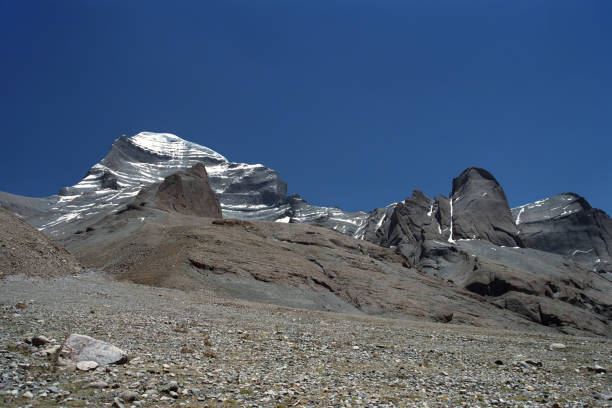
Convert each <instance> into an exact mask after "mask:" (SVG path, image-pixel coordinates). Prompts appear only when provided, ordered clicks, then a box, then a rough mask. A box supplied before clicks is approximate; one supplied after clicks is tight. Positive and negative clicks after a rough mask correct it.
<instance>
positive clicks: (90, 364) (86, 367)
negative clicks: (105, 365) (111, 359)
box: [76, 361, 99, 371]
mask: <svg viewBox="0 0 612 408" xmlns="http://www.w3.org/2000/svg"><path fill="white" fill-rule="evenodd" d="M98 366H99V364H98V363H96V362H95V361H79V362H78V363H77V365H76V368H77V369H78V370H81V371H90V370H95V369H96V368H98Z"/></svg>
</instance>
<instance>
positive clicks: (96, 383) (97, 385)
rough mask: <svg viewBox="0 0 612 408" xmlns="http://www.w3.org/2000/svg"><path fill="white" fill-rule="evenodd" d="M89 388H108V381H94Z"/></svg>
mask: <svg viewBox="0 0 612 408" xmlns="http://www.w3.org/2000/svg"><path fill="white" fill-rule="evenodd" d="M87 386H88V387H89V388H100V389H102V388H107V387H108V383H107V382H106V381H92V382H90V383H89V384H88V385H87Z"/></svg>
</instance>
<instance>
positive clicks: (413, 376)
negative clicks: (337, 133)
mask: <svg viewBox="0 0 612 408" xmlns="http://www.w3.org/2000/svg"><path fill="white" fill-rule="evenodd" d="M17 304H23V305H25V307H20V308H16V307H15V305H17ZM0 319H1V321H2V330H0V359H1V363H0V405H2V406H7V407H17V406H31V407H56V406H64V407H84V406H95V407H100V406H108V407H110V406H114V407H139V406H146V407H148V406H150V407H165V406H168V407H169V406H184V407H239V406H248V407H292V406H294V407H320V406H334V407H354V406H369V407H373V406H379V407H424V406H428V407H459V406H461V407H606V406H610V405H611V404H612V400H611V398H612V395H611V393H612V381H611V377H610V371H609V370H610V355H611V354H612V343H611V342H610V340H607V339H604V338H593V337H590V338H583V337H575V336H565V335H558V334H557V335H555V334H544V333H541V332H535V333H534V332H524V331H506V330H500V329H486V328H477V327H473V326H464V325H461V326H457V325H453V324H452V323H450V324H449V323H446V324H443V323H427V322H415V321H409V320H405V319H404V320H396V319H385V318H379V317H371V316H364V315H351V314H337V313H330V312H319V311H307V310H296V309H289V308H285V307H280V306H265V305H262V304H253V303H248V302H241V301H227V300H224V299H220V298H218V297H216V296H215V295H214V294H213V293H211V291H208V290H201V291H190V292H182V291H179V290H173V289H165V288H155V287H151V286H145V285H136V284H133V283H129V282H125V281H124V282H117V281H114V280H112V279H109V278H108V277H106V276H105V275H103V274H99V273H91V272H90V273H86V274H82V275H79V276H78V277H68V278H57V279H52V280H40V279H34V280H32V279H26V278H21V277H12V278H9V279H4V280H0ZM70 333H79V334H83V335H89V336H91V337H94V338H96V339H99V340H102V341H106V342H108V343H110V344H112V345H114V346H116V347H119V348H120V349H122V350H124V351H125V352H126V353H127V354H128V356H129V359H130V361H129V362H128V363H127V364H120V365H100V366H99V367H97V368H95V369H92V370H91V371H83V370H87V368H86V367H83V370H79V369H75V368H74V367H70V366H57V367H56V366H55V363H54V362H55V360H56V357H55V356H54V355H47V353H48V352H46V351H45V350H48V349H53V345H56V344H57V345H60V344H61V343H62V341H63V340H64V339H65V338H66V337H67V336H68V335H69V334H70ZM41 335H42V336H45V337H46V340H48V341H50V343H48V344H44V342H43V341H41V339H40V338H37V339H34V338H33V337H36V336H41ZM27 342H29V343H30V344H28V343H27ZM34 344H37V345H38V347H37V346H35V345H34Z"/></svg>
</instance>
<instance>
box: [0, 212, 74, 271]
mask: <svg viewBox="0 0 612 408" xmlns="http://www.w3.org/2000/svg"><path fill="white" fill-rule="evenodd" d="M81 269H82V268H81V265H80V264H79V262H78V261H77V260H76V259H75V258H74V256H72V254H70V253H69V252H68V251H67V250H66V249H65V248H64V247H62V246H61V245H59V244H58V243H56V242H54V241H53V240H51V239H49V238H48V237H47V236H46V235H44V234H43V233H41V232H40V231H38V230H37V229H35V228H34V227H32V226H31V225H29V224H28V223H27V222H25V221H24V220H22V219H21V218H19V217H17V216H16V215H14V214H13V213H10V212H9V211H6V210H4V209H2V208H0V278H5V277H7V276H9V275H25V276H38V277H57V276H65V275H73V274H76V273H79V272H81Z"/></svg>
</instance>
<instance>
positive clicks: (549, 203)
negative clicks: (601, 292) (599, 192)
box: [512, 193, 612, 277]
mask: <svg viewBox="0 0 612 408" xmlns="http://www.w3.org/2000/svg"><path fill="white" fill-rule="evenodd" d="M512 214H513V216H514V220H515V223H516V225H517V227H518V229H519V231H520V236H521V240H522V241H523V242H524V244H525V246H526V247H529V248H535V249H539V250H542V251H546V252H552V253H556V254H559V255H564V256H567V257H570V258H572V259H573V260H575V261H577V262H580V263H582V264H585V265H588V266H590V267H591V268H592V269H593V270H595V271H598V272H600V273H602V274H606V273H607V274H612V219H610V217H609V216H608V215H607V214H606V213H604V212H603V211H601V210H598V209H596V208H592V207H591V205H590V204H589V203H588V202H587V201H586V200H585V199H584V198H582V197H580V196H579V195H577V194H574V193H565V194H559V195H556V196H554V197H550V198H546V199H544V200H541V201H537V202H535V203H531V204H526V205H523V206H521V207H517V208H513V209H512ZM609 277H610V275H609Z"/></svg>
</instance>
